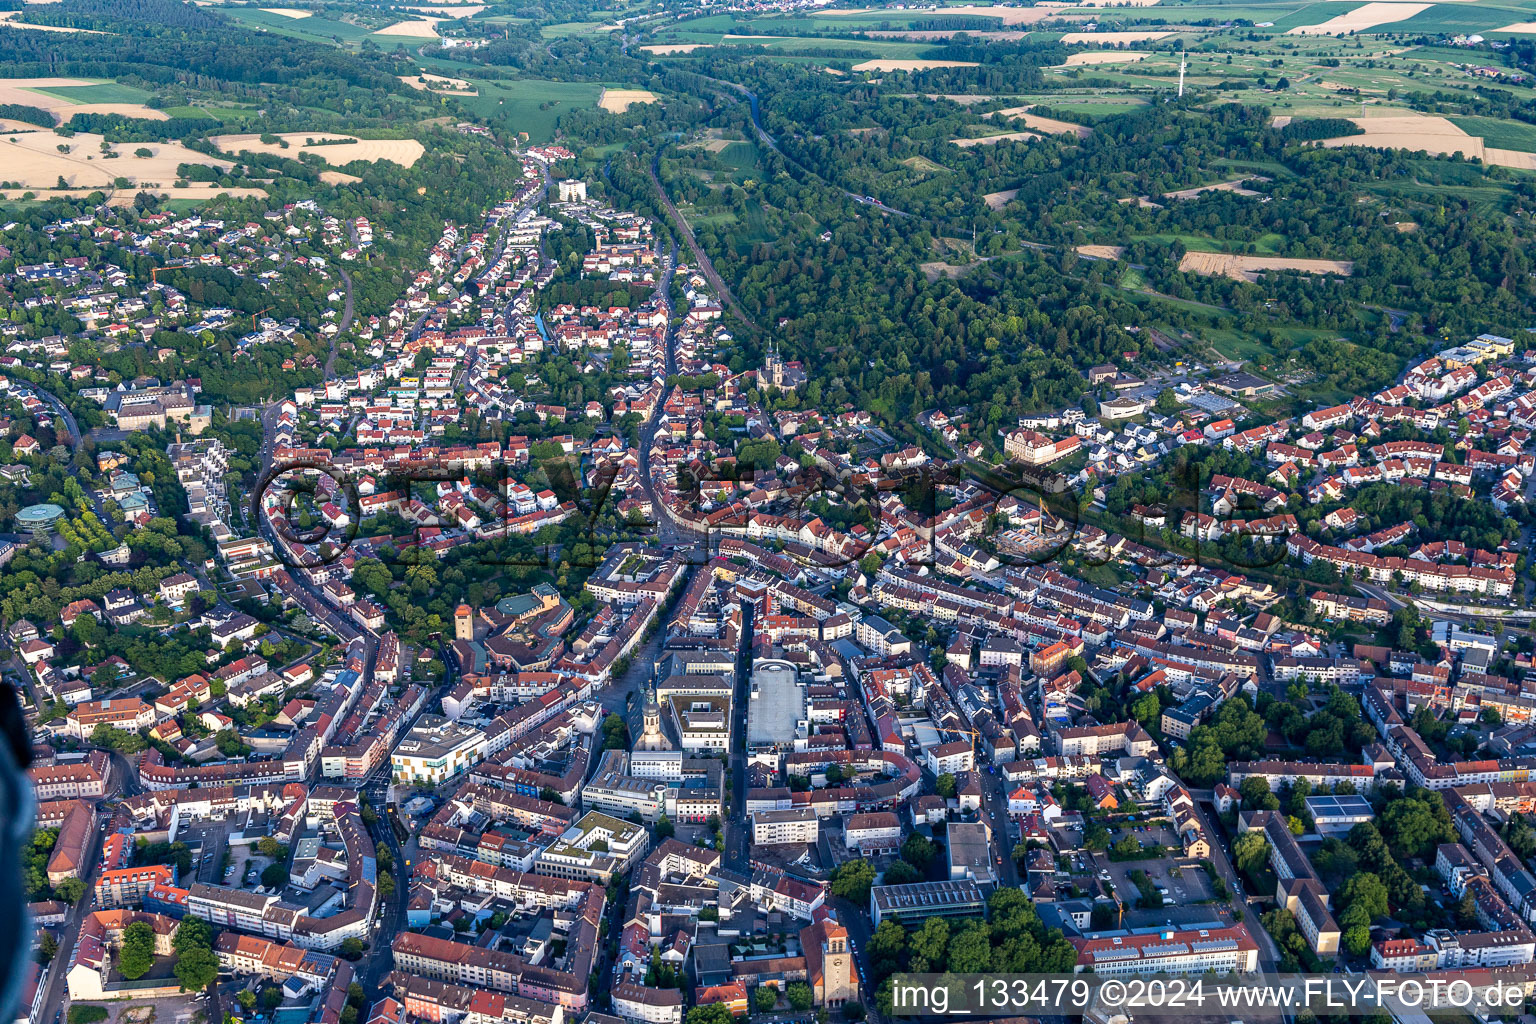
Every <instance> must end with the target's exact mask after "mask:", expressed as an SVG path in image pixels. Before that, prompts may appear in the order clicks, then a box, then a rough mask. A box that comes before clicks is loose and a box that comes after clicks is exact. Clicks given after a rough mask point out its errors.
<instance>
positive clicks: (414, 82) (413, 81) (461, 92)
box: [397, 71, 480, 96]
mask: <svg viewBox="0 0 1536 1024" xmlns="http://www.w3.org/2000/svg"><path fill="white" fill-rule="evenodd" d="M397 77H398V78H399V79H400V81H402V82H404V83H405V84H406V85H408V86H410V87H411V88H412V89H421V90H423V91H425V92H444V93H451V94H453V95H455V96H478V95H480V92H479V90H477V89H476V88H475V87H474V85H473V84H472V83H470V82H466V81H465V80H464V79H462V78H445V77H443V76H442V75H430V74H428V73H427V72H425V71H423V72H421V73H420V74H416V75H399V76H397ZM422 79H425V81H422Z"/></svg>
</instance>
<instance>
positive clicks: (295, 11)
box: [262, 7, 315, 18]
mask: <svg viewBox="0 0 1536 1024" xmlns="http://www.w3.org/2000/svg"><path fill="white" fill-rule="evenodd" d="M262 10H264V11H266V12H267V13H268V14H281V15H282V16H283V17H285V18H308V17H309V16H310V15H312V14H314V13H315V12H314V11H305V10H301V9H300V8H298V7H263V8H262Z"/></svg>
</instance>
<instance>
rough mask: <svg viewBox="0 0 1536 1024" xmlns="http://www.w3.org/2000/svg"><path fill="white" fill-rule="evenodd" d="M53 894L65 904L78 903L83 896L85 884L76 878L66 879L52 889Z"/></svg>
mask: <svg viewBox="0 0 1536 1024" xmlns="http://www.w3.org/2000/svg"><path fill="white" fill-rule="evenodd" d="M53 894H54V896H56V897H58V898H59V899H60V900H62V901H63V902H65V903H71V904H73V903H79V902H80V897H82V896H84V895H85V883H84V882H82V881H80V879H78V878H66V879H64V881H62V882H60V883H59V884H58V885H56V886H54V887H53Z"/></svg>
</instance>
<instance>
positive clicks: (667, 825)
mask: <svg viewBox="0 0 1536 1024" xmlns="http://www.w3.org/2000/svg"><path fill="white" fill-rule="evenodd" d="M676 834H677V828H676V827H675V826H674V825H673V824H672V819H671V818H669V817H667V816H666V815H665V814H663V815H662V816H661V817H659V818H657V819H656V838H657V839H671V838H672V837H673V836H674V835H676Z"/></svg>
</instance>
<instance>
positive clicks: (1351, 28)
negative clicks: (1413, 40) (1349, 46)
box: [1286, 0, 1434, 36]
mask: <svg viewBox="0 0 1536 1024" xmlns="http://www.w3.org/2000/svg"><path fill="white" fill-rule="evenodd" d="M1433 6H1434V4H1405V3H1391V2H1389V0H1377V2H1376V3H1369V4H1366V5H1365V6H1364V7H1356V8H1355V9H1354V10H1352V11H1350V12H1349V13H1347V14H1341V15H1339V16H1338V17H1336V18H1329V19H1328V20H1327V21H1325V22H1322V23H1321V24H1318V25H1298V26H1296V27H1295V28H1293V29H1291V30H1289V31H1288V32H1286V35H1288V36H1332V35H1345V34H1348V33H1350V32H1364V31H1365V30H1366V29H1368V28H1374V27H1375V26H1377V25H1388V24H1391V23H1392V22H1394V21H1406V20H1407V19H1409V18H1411V17H1413V16H1414V15H1415V14H1421V13H1423V12H1424V11H1427V10H1429V9H1430V8H1431V7H1433Z"/></svg>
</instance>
